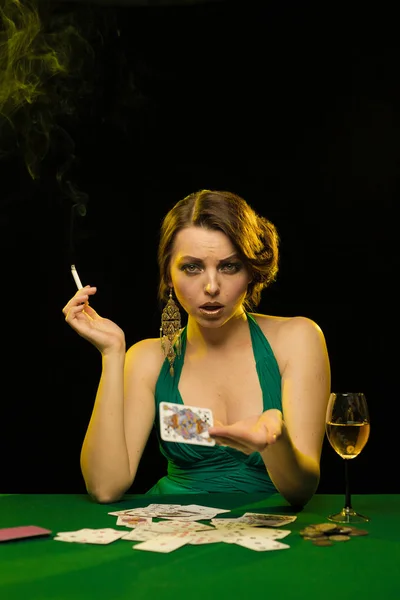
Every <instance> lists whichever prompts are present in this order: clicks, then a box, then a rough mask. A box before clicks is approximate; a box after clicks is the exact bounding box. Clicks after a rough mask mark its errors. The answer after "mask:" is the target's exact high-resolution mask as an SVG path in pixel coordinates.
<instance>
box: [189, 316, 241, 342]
mask: <svg viewBox="0 0 400 600" xmlns="http://www.w3.org/2000/svg"><path fill="white" fill-rule="evenodd" d="M248 338H249V327H248V323H247V314H246V312H245V311H244V309H243V310H242V311H240V312H239V313H238V314H236V315H234V316H232V317H231V318H230V319H229V320H228V321H226V323H224V324H223V325H221V326H220V327H203V326H201V325H199V323H198V322H197V321H196V320H195V319H194V318H193V317H190V316H189V318H188V324H187V343H188V345H190V346H191V349H192V350H193V351H198V350H202V351H212V350H221V348H224V347H230V348H232V347H233V346H240V345H241V344H243V343H247V342H248Z"/></svg>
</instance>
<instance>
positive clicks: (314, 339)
mask: <svg viewBox="0 0 400 600" xmlns="http://www.w3.org/2000/svg"><path fill="white" fill-rule="evenodd" d="M279 338H280V339H279V346H280V349H281V351H282V349H284V351H283V354H284V355H285V364H284V367H283V370H282V409H283V410H282V412H281V411H279V410H277V409H270V410H266V411H265V412H264V413H263V414H262V415H261V416H255V417H250V418H249V419H245V420H243V421H239V422H237V423H234V424H232V425H226V426H221V425H218V426H215V427H212V428H210V430H209V433H210V435H211V436H212V437H214V438H215V439H216V441H217V443H219V444H224V445H229V446H231V447H233V448H236V449H237V450H240V451H242V452H245V453H246V454H250V453H251V452H255V451H258V452H260V454H261V456H262V458H263V461H264V464H265V466H266V469H267V471H268V474H269V476H270V477H271V479H272V481H273V483H274V485H275V487H276V488H277V489H278V491H279V493H280V494H282V496H284V498H286V500H287V501H288V502H289V503H290V504H292V505H295V506H304V505H305V504H306V503H307V502H308V501H309V500H310V498H311V497H312V496H313V494H314V493H315V491H316V489H317V487H318V483H319V477H320V457H321V450H322V442H323V438H324V433H325V414H326V407H327V403H328V399H329V393H330V366H329V358H328V352H327V348H326V344H325V339H324V336H323V333H322V331H321V329H320V328H319V327H318V325H317V324H316V323H314V322H313V321H311V320H310V319H306V318H303V317H295V318H293V319H290V320H288V321H286V322H285V325H284V326H283V327H282V328H281V332H280V334H279ZM281 353H282V352H281Z"/></svg>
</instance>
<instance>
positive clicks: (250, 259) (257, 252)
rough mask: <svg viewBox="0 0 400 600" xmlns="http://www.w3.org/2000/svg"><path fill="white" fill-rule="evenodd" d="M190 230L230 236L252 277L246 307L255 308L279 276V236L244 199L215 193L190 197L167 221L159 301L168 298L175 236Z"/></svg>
mask: <svg viewBox="0 0 400 600" xmlns="http://www.w3.org/2000/svg"><path fill="white" fill-rule="evenodd" d="M191 226H196V227H205V228H206V229H215V230H218V231H222V232H223V233H225V235H226V236H228V238H229V239H230V240H231V242H232V244H233V245H234V246H235V249H236V251H237V252H238V254H239V256H240V257H241V259H242V260H243V262H244V264H245V265H246V267H247V269H248V270H249V273H250V276H251V282H250V283H249V286H248V289H247V296H246V299H245V301H244V306H245V307H246V308H248V309H252V308H255V307H256V306H257V305H258V304H259V302H260V299H261V292H262V290H263V289H264V288H265V287H267V286H268V285H269V284H270V283H272V282H273V281H274V280H275V278H276V275H277V273H278V259H279V236H278V233H277V230H276V228H275V225H274V224H273V223H271V222H270V221H268V219H266V218H265V217H262V216H260V215H258V214H257V213H256V212H255V211H254V209H253V208H252V207H251V206H250V205H249V204H248V203H247V202H246V201H245V200H244V199H243V198H241V197H240V196H238V195H237V194H234V193H232V192H226V191H216V190H200V191H198V192H195V193H193V194H189V195H188V196H186V197H185V198H183V199H182V200H179V202H177V203H176V204H175V206H173V207H172V208H171V210H170V211H169V212H168V213H167V214H166V216H165V217H164V219H163V222H162V225H161V232H160V243H159V247H158V266H159V270H160V284H159V290H158V296H159V299H160V300H161V301H163V300H167V298H168V294H169V284H168V282H169V267H170V262H171V255H172V249H173V244H174V240H175V236H176V234H177V233H178V232H179V231H180V230H181V229H184V228H186V227H191Z"/></svg>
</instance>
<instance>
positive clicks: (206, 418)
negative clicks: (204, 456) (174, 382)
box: [160, 402, 215, 446]
mask: <svg viewBox="0 0 400 600" xmlns="http://www.w3.org/2000/svg"><path fill="white" fill-rule="evenodd" d="M213 424H214V421H213V415H212V411H211V410H210V409H208V408H199V407H196V406H187V405H186V404H175V403H173V402H160V435H161V439H163V440H164V441H166V442H179V443H181V444H197V445H199V446H215V440H213V439H212V438H210V436H209V434H208V428H209V427H212V426H213Z"/></svg>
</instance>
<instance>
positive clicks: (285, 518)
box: [239, 512, 297, 527]
mask: <svg viewBox="0 0 400 600" xmlns="http://www.w3.org/2000/svg"><path fill="white" fill-rule="evenodd" d="M296 519H297V517H296V516H295V515H267V514H264V513H252V512H247V513H244V515H243V516H242V517H239V521H240V522H241V523H249V524H251V525H256V526H257V525H261V526H262V527H282V526H283V525H289V523H293V521H295V520H296Z"/></svg>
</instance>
